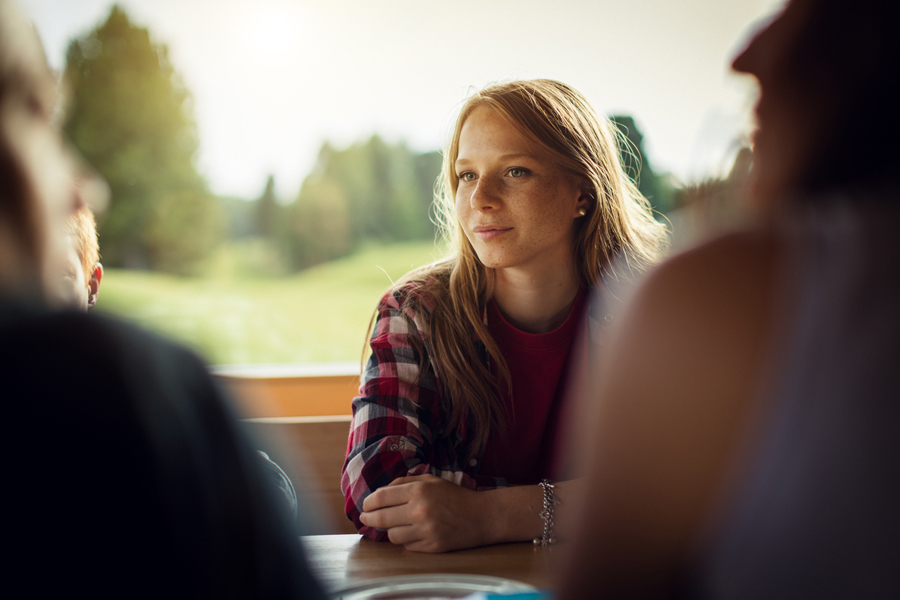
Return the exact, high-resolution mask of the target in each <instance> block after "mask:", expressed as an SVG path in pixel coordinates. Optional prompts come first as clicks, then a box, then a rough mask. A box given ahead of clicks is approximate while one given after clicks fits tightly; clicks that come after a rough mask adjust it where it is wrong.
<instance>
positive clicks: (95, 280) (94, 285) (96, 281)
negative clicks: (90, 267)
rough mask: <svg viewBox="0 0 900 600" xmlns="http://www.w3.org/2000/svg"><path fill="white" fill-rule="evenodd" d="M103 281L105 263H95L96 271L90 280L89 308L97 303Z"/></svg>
mask: <svg viewBox="0 0 900 600" xmlns="http://www.w3.org/2000/svg"><path fill="white" fill-rule="evenodd" d="M101 281H103V265H101V264H100V263H97V264H96V265H94V272H93V273H91V280H90V282H88V310H90V309H92V308H94V305H95V304H97V296H99V295H100V282H101Z"/></svg>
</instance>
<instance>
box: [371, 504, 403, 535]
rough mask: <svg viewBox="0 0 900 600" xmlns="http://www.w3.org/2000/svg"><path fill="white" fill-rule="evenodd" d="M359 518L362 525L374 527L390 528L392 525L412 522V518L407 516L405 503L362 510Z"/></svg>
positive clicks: (399, 525) (400, 525)
mask: <svg viewBox="0 0 900 600" xmlns="http://www.w3.org/2000/svg"><path fill="white" fill-rule="evenodd" d="M359 520H360V521H362V522H363V524H364V525H368V526H369V527H374V528H376V529H391V528H392V527H403V526H406V525H411V524H412V519H410V518H409V511H408V510H407V509H406V506H405V505H403V506H391V507H390V508H382V509H379V510H376V511H372V512H364V513H361V514H360V515H359Z"/></svg>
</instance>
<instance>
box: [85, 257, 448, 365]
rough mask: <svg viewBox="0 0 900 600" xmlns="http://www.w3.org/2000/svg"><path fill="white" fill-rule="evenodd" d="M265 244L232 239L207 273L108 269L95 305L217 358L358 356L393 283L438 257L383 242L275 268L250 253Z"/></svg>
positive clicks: (280, 360)
mask: <svg viewBox="0 0 900 600" xmlns="http://www.w3.org/2000/svg"><path fill="white" fill-rule="evenodd" d="M261 252H262V250H261V249H260V248H259V247H254V246H253V245H252V244H243V245H240V244H235V245H231V246H229V247H228V248H226V249H224V250H223V251H222V253H221V256H219V257H218V258H217V260H216V261H215V263H214V264H213V265H212V266H211V268H210V273H209V274H208V275H207V276H204V277H199V278H184V277H174V276H170V275H162V274H159V273H148V272H141V271H125V270H117V269H109V270H107V271H106V274H105V276H104V278H103V285H102V287H101V289H100V300H99V302H98V305H97V310H98V311H101V312H107V313H112V314H115V315H118V316H120V317H124V318H126V319H129V320H131V321H133V322H136V323H138V324H140V325H142V326H144V327H146V328H148V329H151V330H153V331H156V332H158V333H162V334H163V335H166V336H168V337H171V338H174V339H176V340H179V341H181V342H183V343H185V344H187V345H189V346H191V347H193V348H194V349H195V350H197V351H198V352H199V353H200V354H201V355H203V356H204V357H205V358H206V360H207V361H209V362H210V363H213V364H236V363H285V362H303V363H308V362H330V361H356V362H358V361H359V359H360V355H361V352H362V349H363V344H364V342H365V332H366V327H367V326H368V323H369V319H370V317H371V316H372V312H373V310H374V309H375V305H376V304H377V302H378V300H379V298H380V297H381V295H382V294H383V293H384V291H385V290H386V289H387V288H388V286H389V285H390V283H391V281H392V280H396V279H398V278H400V277H401V276H403V274H404V273H406V272H407V271H409V270H410V269H411V268H413V267H417V266H420V265H423V264H426V263H428V262H431V261H433V260H435V258H438V257H439V256H440V251H439V250H437V249H436V248H435V245H434V244H433V243H431V242H419V243H407V244H394V245H390V246H377V247H369V248H366V249H364V250H362V251H360V252H359V253H357V254H355V255H353V256H350V257H347V258H344V259H340V260H336V261H333V262H330V263H327V264H324V265H320V266H318V267H314V268H312V269H309V270H306V271H303V272H301V273H298V274H293V275H286V276H277V275H273V274H271V273H268V274H267V273H265V269H263V268H257V269H254V268H253V266H252V265H253V261H251V260H248V256H249V255H256V256H258V255H259V254H260V253H261ZM257 264H262V263H261V262H260V261H257Z"/></svg>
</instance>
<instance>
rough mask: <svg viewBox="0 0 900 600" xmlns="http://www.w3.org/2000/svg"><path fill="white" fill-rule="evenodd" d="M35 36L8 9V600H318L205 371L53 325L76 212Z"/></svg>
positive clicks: (0, 287) (4, 290) (71, 320)
mask: <svg viewBox="0 0 900 600" xmlns="http://www.w3.org/2000/svg"><path fill="white" fill-rule="evenodd" d="M54 102H55V89H54V81H53V78H52V76H51V73H50V72H49V70H48V68H47V65H46V61H45V59H44V56H43V53H42V51H41V48H40V45H39V43H38V40H37V36H36V35H35V32H34V29H33V27H32V26H31V24H30V23H28V22H27V20H25V19H24V18H23V16H22V15H21V13H20V12H19V11H18V10H17V8H16V7H15V6H13V5H12V4H11V2H9V1H8V0H0V380H2V382H3V392H2V398H3V408H4V416H5V417H6V422H7V423H8V430H9V431H7V432H6V433H5V434H4V436H3V439H4V443H5V452H4V454H5V456H6V465H7V467H6V469H5V470H4V482H5V494H4V496H5V500H6V502H5V506H6V507H7V509H6V511H7V519H8V520H9V521H10V524H8V525H7V526H5V528H4V542H5V543H6V545H7V546H8V547H9V548H11V549H12V554H11V556H12V558H11V559H7V561H6V573H7V574H8V577H7V581H6V584H7V586H8V587H9V588H10V589H19V590H20V591H23V592H22V593H24V594H26V595H29V596H40V597H43V596H52V597H55V596H63V595H69V594H72V593H76V592H79V593H88V594H90V595H91V596H100V597H110V596H116V597H155V598H161V597H173V596H175V597H213V598H218V597H221V598H232V597H263V598H300V597H303V598H319V597H322V594H321V591H320V588H319V587H318V585H317V584H316V583H315V582H314V581H313V580H312V578H311V576H310V574H309V571H308V569H307V567H306V565H305V562H304V558H303V555H302V550H301V548H300V547H299V539H298V538H297V536H296V534H295V533H294V531H293V529H292V525H291V521H290V517H289V515H288V514H287V511H285V510H284V506H283V504H284V503H283V502H279V501H278V499H277V498H275V497H273V495H272V494H271V492H272V491H273V490H272V489H271V486H270V485H269V482H268V481H267V479H266V477H267V476H266V474H265V473H264V472H263V471H262V470H261V469H260V464H259V457H258V455H257V454H256V452H255V451H253V450H251V449H250V448H249V447H248V445H247V443H246V442H245V441H244V440H243V438H241V437H240V436H239V435H238V432H237V425H236V423H235V421H234V419H233V418H232V415H231V414H230V412H229V410H228V409H227V407H226V405H225V403H224V402H223V398H222V397H221V395H220V392H219V390H218V389H217V388H216V387H215V385H214V384H213V382H212V381H211V379H210V377H209V376H208V375H207V372H206V369H205V367H204V365H203V364H202V363H201V362H200V361H199V359H197V358H196V357H195V356H194V355H193V354H191V353H189V352H188V351H186V350H184V349H181V348H178V347H176V346H173V345H170V344H168V343H166V342H163V341H162V340H159V339H157V338H155V337H153V336H150V335H148V334H146V333H143V332H141V331H138V330H136V329H134V328H131V327H128V326H126V325H124V324H121V323H117V322H115V321H111V320H106V319H102V318H99V317H94V318H89V317H87V316H86V315H83V314H80V313H78V312H69V313H51V312H49V311H48V310H47V309H46V308H44V306H45V302H46V301H48V300H49V299H51V298H52V297H53V294H54V292H55V291H56V290H57V289H58V287H59V277H60V272H61V271H60V269H61V264H62V263H63V261H64V257H65V256H66V254H67V250H68V249H67V248H66V247H65V242H66V241H67V233H68V232H67V229H66V227H67V220H68V219H69V218H70V216H71V215H73V214H74V213H75V212H76V211H78V210H84V209H83V208H82V207H81V201H80V196H79V195H78V194H77V192H76V190H75V189H74V187H73V183H72V182H73V177H72V175H73V167H74V163H73V161H72V160H71V157H70V156H69V155H68V153H67V152H66V150H65V147H64V144H63V142H62V140H61V138H60V136H59V134H58V132H57V131H56V130H55V129H54V128H53V127H52V125H51V120H50V115H51V112H52V109H53V105H54Z"/></svg>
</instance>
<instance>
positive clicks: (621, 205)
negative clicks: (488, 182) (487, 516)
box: [393, 79, 666, 458]
mask: <svg viewBox="0 0 900 600" xmlns="http://www.w3.org/2000/svg"><path fill="white" fill-rule="evenodd" d="M482 106H486V107H489V108H491V109H493V110H495V111H497V113H498V114H500V115H501V116H502V117H503V118H505V119H506V120H507V121H508V122H509V123H510V124H512V125H513V126H514V127H516V128H517V129H518V130H519V131H520V132H521V133H523V134H524V135H525V136H527V137H528V138H529V139H531V140H532V141H534V142H535V143H537V144H538V145H539V146H540V147H541V148H543V149H544V150H545V151H547V152H548V153H549V155H550V156H551V157H552V159H553V160H554V161H555V162H556V164H557V165H558V166H559V167H561V168H562V169H563V170H564V171H566V172H568V173H570V174H572V175H576V176H578V177H580V178H582V179H583V180H584V181H585V184H583V185H584V186H586V189H585V190H584V191H585V192H586V193H587V195H588V197H589V199H590V200H589V202H590V205H589V206H588V208H587V215H586V216H585V217H583V218H581V219H578V221H579V222H580V223H579V225H578V230H577V232H576V234H575V247H574V252H575V259H576V264H577V268H578V273H579V276H580V278H581V281H582V284H583V285H585V286H586V287H588V288H592V287H595V286H596V285H597V284H598V282H599V281H600V277H601V273H605V274H608V275H609V276H612V277H616V276H618V275H620V274H617V273H616V272H615V271H614V270H613V269H614V265H613V258H614V257H615V258H616V259H617V261H616V262H617V263H619V262H621V263H622V264H625V265H627V267H628V269H627V270H628V271H640V270H642V269H644V268H645V267H647V266H649V265H651V264H653V263H654V262H656V261H657V260H658V259H659V258H661V256H662V253H663V249H664V246H665V243H666V232H665V227H664V226H663V225H662V224H660V223H658V222H657V221H656V220H655V219H654V218H653V216H652V212H651V209H650V205H649V203H648V201H647V199H646V198H644V197H643V196H641V194H640V192H638V190H637V187H636V186H635V185H634V183H633V182H632V181H631V180H629V179H628V177H627V176H626V175H625V173H624V171H623V169H622V164H621V162H620V160H619V147H618V145H617V140H619V138H622V137H623V136H622V134H621V132H620V131H619V130H618V128H617V127H616V126H615V125H613V124H612V123H611V122H610V121H609V120H608V119H606V118H605V117H601V116H599V115H597V113H596V112H595V111H594V109H593V108H592V107H591V105H590V104H589V103H588V101H587V100H586V99H585V98H584V96H582V95H581V94H580V93H579V92H578V91H576V90H575V89H573V88H572V87H570V86H568V85H566V84H564V83H560V82H558V81H553V80H547V79H537V80H532V81H514V82H511V83H503V84H497V85H492V86H490V87H487V88H485V89H484V90H482V91H480V92H477V93H475V94H473V95H472V96H471V97H470V98H469V99H468V100H467V101H466V102H465V104H464V105H463V107H462V109H461V111H460V113H459V117H458V118H457V121H456V126H455V128H454V130H453V134H452V136H451V138H450V143H449V145H448V147H447V150H446V152H445V153H444V163H443V171H442V174H441V179H440V183H439V188H438V191H437V194H436V204H437V209H438V211H437V212H438V215H439V216H438V221H439V225H440V228H441V231H442V234H443V235H444V237H445V238H446V239H447V241H448V242H449V245H450V247H451V248H452V249H453V252H452V254H451V256H450V257H449V258H447V259H444V260H442V261H439V262H437V263H434V264H432V265H428V266H426V267H422V268H420V269H417V270H415V271H412V272H411V273H408V274H407V275H406V276H405V277H404V278H403V279H402V280H401V281H399V282H398V283H397V284H396V285H395V286H394V288H393V289H394V290H397V289H399V288H400V287H404V286H410V285H411V286H412V287H413V288H414V289H415V290H417V292H416V293H409V294H406V296H405V297H406V300H405V302H406V306H404V308H407V309H409V308H411V309H413V310H414V311H415V312H416V313H417V314H419V315H422V316H426V315H428V316H427V318H426V320H425V322H426V326H427V336H428V338H429V346H430V353H429V354H430V357H431V358H430V359H429V360H430V361H431V366H432V368H433V369H434V371H435V373H436V374H437V375H438V377H439V378H440V380H441V381H442V384H443V387H444V391H445V395H447V396H449V397H450V400H451V401H450V414H449V416H448V420H449V424H450V427H451V428H454V427H460V426H461V425H462V424H463V421H464V420H465V419H467V418H468V415H469V414H471V416H472V417H473V425H474V428H475V429H474V432H473V433H474V435H469V436H468V437H469V438H470V439H472V440H473V443H472V445H471V447H470V448H469V449H468V457H467V458H471V457H472V456H474V455H477V454H478V453H479V452H480V451H481V450H482V449H483V448H484V447H485V445H486V443H487V440H488V436H489V435H490V433H491V432H492V431H497V432H500V433H502V432H505V430H506V415H505V414H504V408H503V402H502V398H501V395H500V392H501V390H503V389H506V390H511V381H510V375H509V368H508V367H507V365H506V361H505V360H504V358H503V356H502V354H501V353H500V351H499V349H498V347H497V344H496V342H495V341H494V339H493V338H492V337H491V334H490V332H489V331H488V329H487V327H486V326H485V324H484V321H483V313H484V310H485V308H486V306H487V302H488V300H490V298H491V296H492V293H493V271H492V269H489V268H487V267H485V266H484V265H483V264H482V263H481V261H480V260H479V259H478V256H477V255H476V253H475V250H474V249H473V248H472V245H471V244H470V243H469V240H468V238H467V237H466V235H465V233H464V232H463V230H462V226H461V225H460V223H459V221H458V219H457V217H456V207H455V204H456V202H455V200H456V192H457V188H458V185H459V178H458V177H457V173H456V168H455V163H456V158H457V155H458V152H459V138H460V132H461V131H462V127H463V124H464V123H465V122H466V119H467V118H468V117H469V115H471V114H472V112H473V111H474V110H475V109H476V108H479V107H482ZM623 147H624V146H623ZM422 298H430V299H432V300H433V306H428V307H423V306H422V305H421V302H422ZM428 309H431V310H428ZM429 313H430V315H429ZM410 337H411V339H410V341H411V343H412V344H413V345H414V347H415V348H416V349H417V350H419V356H420V357H423V359H422V360H423V361H424V360H425V359H424V357H425V356H426V353H425V352H424V348H423V347H422V346H423V344H422V342H421V340H420V339H418V338H416V337H415V336H410ZM476 337H477V338H478V339H479V340H481V342H482V343H483V344H484V346H485V348H486V349H487V351H488V353H489V355H490V358H491V360H493V361H494V362H495V364H496V369H495V370H496V374H495V373H492V372H491V369H490V367H489V366H486V365H485V364H484V361H483V360H482V359H481V357H479V356H478V352H477V349H476V347H475V345H474V344H473V343H472V341H473V339H474V338H476ZM427 366H428V365H427V364H421V365H420V377H422V374H423V373H424V371H425V369H426V368H427Z"/></svg>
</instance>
